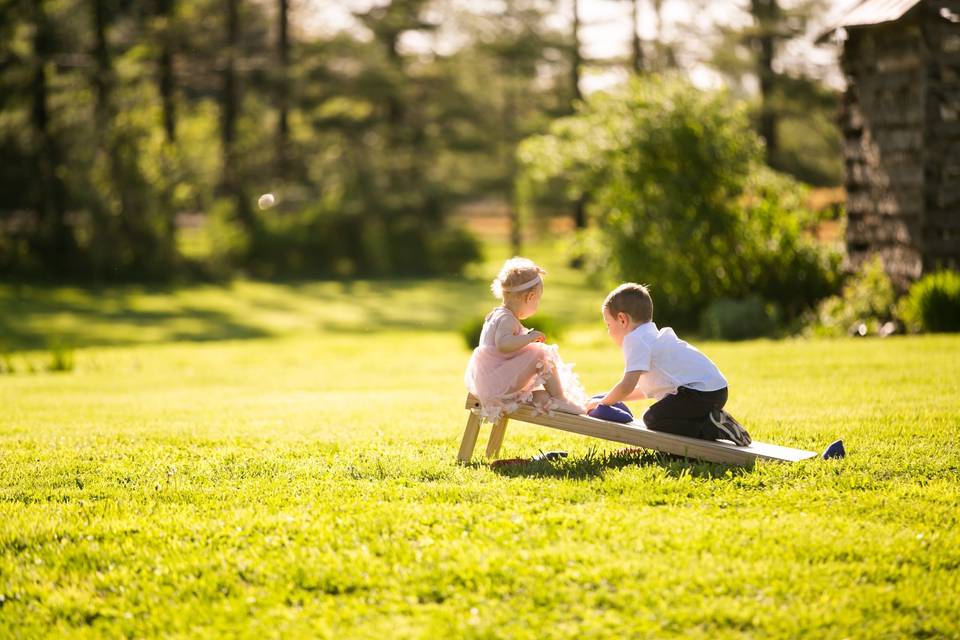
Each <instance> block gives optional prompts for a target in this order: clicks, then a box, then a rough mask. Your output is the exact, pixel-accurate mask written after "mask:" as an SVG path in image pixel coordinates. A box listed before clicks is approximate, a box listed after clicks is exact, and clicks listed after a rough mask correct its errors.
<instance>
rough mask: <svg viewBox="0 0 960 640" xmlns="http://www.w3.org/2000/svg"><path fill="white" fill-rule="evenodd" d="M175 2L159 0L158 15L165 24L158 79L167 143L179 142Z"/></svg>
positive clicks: (162, 31)
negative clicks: (174, 40)
mask: <svg viewBox="0 0 960 640" xmlns="http://www.w3.org/2000/svg"><path fill="white" fill-rule="evenodd" d="M174 3H175V0H157V13H158V14H159V15H160V18H161V19H162V21H163V23H162V26H161V28H160V56H159V59H158V60H157V77H158V85H159V87H158V88H159V90H160V102H161V104H162V107H163V131H164V133H165V134H166V138H167V142H170V143H173V142H176V141H177V105H176V102H175V96H176V78H174V75H173V27H172V26H171V25H170V23H171V21H172V20H173V13H174V8H175V7H174Z"/></svg>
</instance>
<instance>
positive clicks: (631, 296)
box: [603, 282, 653, 324]
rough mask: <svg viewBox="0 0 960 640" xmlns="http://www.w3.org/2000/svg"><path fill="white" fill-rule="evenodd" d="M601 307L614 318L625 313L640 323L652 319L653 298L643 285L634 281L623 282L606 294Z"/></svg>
mask: <svg viewBox="0 0 960 640" xmlns="http://www.w3.org/2000/svg"><path fill="white" fill-rule="evenodd" d="M603 308H604V309H606V310H607V312H608V313H609V314H610V315H611V316H613V317H614V318H616V317H617V314H618V313H625V314H627V315H628V316H630V318H631V319H632V320H633V321H634V322H637V323H640V324H643V323H645V322H650V321H651V320H653V298H651V297H650V292H649V291H648V290H647V287H646V286H645V285H642V284H637V283H636V282H625V283H623V284H622V285H620V286H619V287H617V288H616V289H614V290H613V291H611V292H610V293H609V294H607V299H606V300H604V301H603Z"/></svg>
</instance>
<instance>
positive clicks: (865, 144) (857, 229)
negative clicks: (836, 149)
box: [841, 2, 960, 289]
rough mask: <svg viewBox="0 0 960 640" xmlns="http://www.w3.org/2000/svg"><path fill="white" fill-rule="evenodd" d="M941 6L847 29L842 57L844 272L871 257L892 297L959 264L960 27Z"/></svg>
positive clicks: (926, 6)
mask: <svg viewBox="0 0 960 640" xmlns="http://www.w3.org/2000/svg"><path fill="white" fill-rule="evenodd" d="M940 4H941V3H938V2H923V3H921V4H920V5H918V6H917V7H915V8H914V9H913V10H911V11H910V12H908V13H907V14H906V15H905V16H904V17H903V18H901V19H900V20H899V21H897V22H894V23H887V24H881V25H873V26H868V27H854V28H850V29H849V30H848V39H847V42H846V43H845V46H844V53H843V57H842V65H843V69H844V73H845V74H846V76H847V91H846V92H845V94H844V99H843V108H842V112H841V123H842V127H843V133H844V138H845V152H844V155H845V159H846V188H847V218H848V222H847V236H846V240H847V252H848V256H849V262H850V265H849V266H850V267H851V268H857V267H858V266H859V265H860V264H861V263H862V262H863V261H864V260H865V259H866V258H867V257H868V256H870V255H871V254H874V253H877V254H879V255H880V256H881V257H882V259H883V261H884V265H885V267H886V270H887V273H888V274H890V277H891V278H892V279H893V281H894V283H895V285H896V286H897V287H898V288H899V289H905V288H906V287H908V286H909V284H910V283H911V282H912V281H913V280H915V279H917V278H919V277H920V276H921V275H922V274H923V273H925V272H927V271H930V270H932V269H934V268H936V267H938V266H952V267H954V268H956V267H957V266H958V261H960V23H955V22H951V21H950V20H948V19H946V18H944V17H943V16H941V15H940V13H939V9H935V7H934V6H933V5H937V6H939V5H940Z"/></svg>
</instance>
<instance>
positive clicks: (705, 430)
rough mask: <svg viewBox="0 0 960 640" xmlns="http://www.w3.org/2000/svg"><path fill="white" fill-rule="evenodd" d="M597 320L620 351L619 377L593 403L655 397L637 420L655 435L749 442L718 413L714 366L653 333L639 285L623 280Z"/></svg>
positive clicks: (722, 390) (720, 398) (721, 389)
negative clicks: (623, 364)
mask: <svg viewBox="0 0 960 640" xmlns="http://www.w3.org/2000/svg"><path fill="white" fill-rule="evenodd" d="M602 311H603V320H604V322H606V323H607V332H608V333H609V334H610V337H611V338H612V339H613V341H614V343H616V345H617V346H618V347H620V348H621V349H623V356H624V359H625V360H626V367H625V370H624V374H623V378H622V379H621V380H620V382H619V383H617V385H616V386H614V387H613V389H611V390H610V391H609V392H608V393H607V394H606V395H605V396H604V397H603V398H601V399H600V400H593V401H591V402H590V403H589V404H588V405H587V410H588V411H589V410H593V409H594V408H595V407H596V406H597V405H598V404H608V405H609V404H614V403H617V402H620V401H621V400H637V399H640V398H656V400H657V401H656V402H655V403H653V404H652V405H651V406H650V408H649V409H647V411H646V412H645V413H644V414H643V422H644V424H646V425H647V427H648V428H650V429H653V430H655V431H665V432H668V433H675V434H677V435H681V436H689V437H691V438H702V439H704V440H716V439H718V438H726V439H727V440H731V441H732V442H733V443H734V444H737V445H739V446H741V447H745V446H748V445H749V444H750V442H751V440H750V434H748V433H747V431H746V429H744V428H743V427H742V426H741V425H740V423H738V422H737V421H736V420H734V419H733V416H731V415H730V414H729V413H727V412H726V411H724V410H723V406H724V405H725V404H726V402H727V381H726V379H725V378H724V377H723V374H721V373H720V370H719V369H718V368H717V365H715V364H713V362H711V361H710V359H709V358H707V356H705V355H703V354H702V353H701V352H700V351H698V350H697V349H696V348H694V347H693V346H691V345H689V344H687V343H686V342H684V341H683V340H680V339H679V338H678V337H677V334H675V333H674V332H673V329H671V328H669V327H667V328H664V329H659V330H658V329H657V325H655V324H654V323H653V300H652V299H651V298H650V293H649V292H648V291H647V288H646V287H645V286H643V285H639V284H635V283H633V282H628V283H626V284H622V285H620V286H619V287H617V288H616V289H614V290H613V291H611V292H610V294H609V295H608V296H607V299H606V300H604V302H603V309H602Z"/></svg>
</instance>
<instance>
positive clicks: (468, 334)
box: [460, 314, 564, 350]
mask: <svg viewBox="0 0 960 640" xmlns="http://www.w3.org/2000/svg"><path fill="white" fill-rule="evenodd" d="M483 321H484V318H482V317H481V318H471V319H470V320H467V321H466V322H464V323H463V324H462V325H460V335H461V336H463V341H464V343H465V344H466V345H467V348H468V349H471V350H472V349H474V348H476V346H477V345H478V344H480V333H481V332H482V331H483ZM523 326H525V327H527V328H528V329H536V330H537V331H542V332H543V333H544V335H546V336H547V342H555V341H557V340H560V339H561V338H562V337H563V334H564V327H563V325H562V324H561V323H560V322H558V321H557V320H556V319H554V318H552V317H551V316H548V315H542V314H540V315H536V316H533V317H530V318H527V319H526V320H524V321H523Z"/></svg>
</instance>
